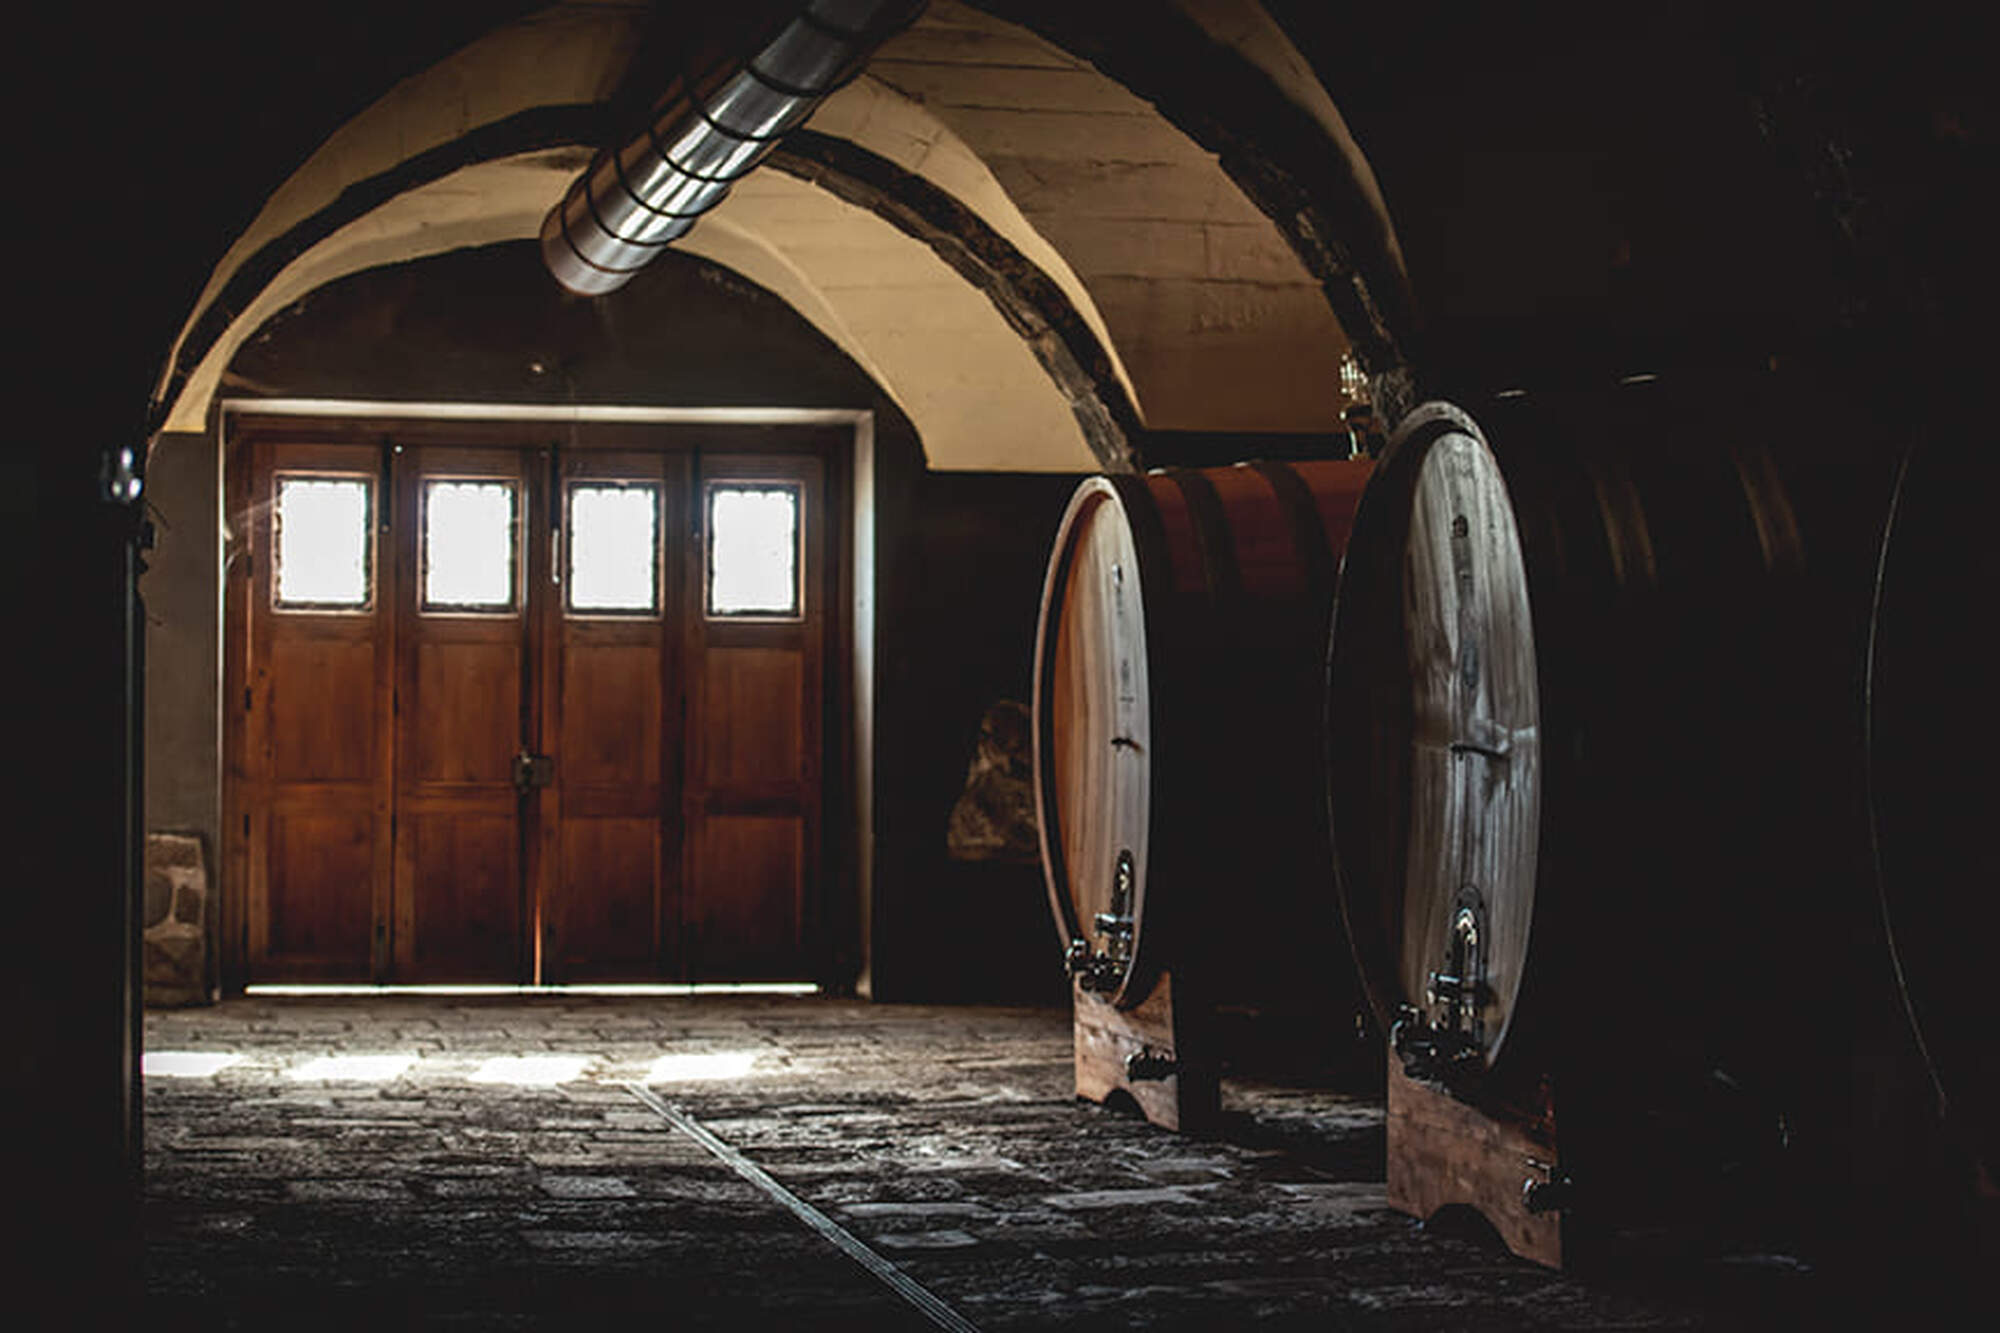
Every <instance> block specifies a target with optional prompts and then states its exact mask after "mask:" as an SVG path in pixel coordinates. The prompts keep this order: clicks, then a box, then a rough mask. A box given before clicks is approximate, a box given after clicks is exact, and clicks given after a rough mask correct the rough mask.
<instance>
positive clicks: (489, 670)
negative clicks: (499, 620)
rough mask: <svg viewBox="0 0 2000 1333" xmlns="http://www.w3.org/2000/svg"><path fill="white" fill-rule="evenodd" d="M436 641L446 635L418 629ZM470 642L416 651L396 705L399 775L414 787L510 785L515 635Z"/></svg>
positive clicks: (517, 659) (516, 715) (515, 714)
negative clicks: (406, 737) (405, 735)
mask: <svg viewBox="0 0 2000 1333" xmlns="http://www.w3.org/2000/svg"><path fill="white" fill-rule="evenodd" d="M419 632H420V633H424V634H426V635H427V636H428V635H440V637H441V634H442V633H448V632H449V631H443V632H440V631H437V630H431V629H429V628H428V627H426V629H425V630H423V631H419ZM481 638H482V639H483V640H484V641H481V639H474V640H473V641H471V642H453V641H451V640H449V639H445V640H444V641H442V642H440V641H438V640H437V639H435V638H433V639H430V640H429V641H426V642H419V643H418V644H417V645H416V659H417V660H416V670H415V672H414V673H413V675H414V679H413V680H412V682H411V688H410V689H408V690H407V691H406V693H405V695H404V697H403V698H402V699H401V700H400V708H401V711H402V717H403V725H404V728H405V730H406V732H409V733H413V734H411V736H410V753H409V759H408V764H407V767H406V768H405V770H404V771H405V775H406V776H407V777H409V778H412V779H415V780H416V781H418V782H420V783H433V782H441V783H485V784H498V783H511V782H512V781H513V763H514V756H515V754H516V753H517V752H518V751H519V749H520V744H521V742H520V713H521V644H520V637H519V630H518V629H517V628H515V627H513V626H508V627H507V632H503V633H501V634H492V635H486V636H481Z"/></svg>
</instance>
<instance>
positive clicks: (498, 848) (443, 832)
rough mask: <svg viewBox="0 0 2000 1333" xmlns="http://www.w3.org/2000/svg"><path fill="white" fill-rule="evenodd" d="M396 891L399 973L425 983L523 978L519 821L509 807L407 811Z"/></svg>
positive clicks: (400, 835)
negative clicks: (402, 908) (404, 912)
mask: <svg viewBox="0 0 2000 1333" xmlns="http://www.w3.org/2000/svg"><path fill="white" fill-rule="evenodd" d="M398 841H399V843H400V844H401V846H402V851H403V855H402V857H401V864H399V865H398V866H397V877H398V881H399V882H398V884H397V896H398V898H399V899H400V900H402V901H404V902H406V903H407V904H408V920H407V923H406V924H404V927H403V929H402V931H401V932H400V934H401V936H402V938H401V940H400V941H399V943H400V945H401V946H402V947H401V948H400V949H399V952H400V953H401V954H402V955H403V957H402V958H400V959H399V960H398V961H399V969H398V970H399V971H402V972H404V973H405V974H406V975H409V976H412V977H420V978H422V979H424V980H426V981H518V980H520V979H521V948H522V940H521V860H520V826H519V823H518V821H517V820H516V819H515V817H514V815H513V814H512V812H504V813H494V812H492V811H491V810H490V809H471V810H467V809H452V808H450V807H449V806H446V807H444V808H441V809H434V810H432V811H430V812H426V813H420V814H409V815H405V816H403V817H402V818H401V820H400V827H399V829H398Z"/></svg>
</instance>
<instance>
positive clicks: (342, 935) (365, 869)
mask: <svg viewBox="0 0 2000 1333" xmlns="http://www.w3.org/2000/svg"><path fill="white" fill-rule="evenodd" d="M236 457H237V459H238V462H239V464H240V463H241V462H243V461H245V460H246V459H247V461H248V464H249V468H248V472H249V475H248V478H247V482H246V484H245V486H244V488H243V489H242V490H241V491H240V492H238V494H239V495H240V497H241V499H240V503H241V504H243V506H244V510H245V512H243V513H242V514H241V515H240V517H239V518H238V520H237V522H238V524H239V526H238V531H239V532H240V533H241V534H242V536H243V538H244V542H245V547H246V555H247V557H248V559H247V573H248V574H249V576H250V577H249V578H248V579H247V580H244V581H243V582H240V583H235V584H233V585H232V592H233V596H234V598H235V599H236V601H237V606H238V609H237V610H236V611H235V612H234V613H233V615H232V620H231V623H232V626H234V627H237V628H238V629H239V630H240V632H242V633H243V634H244V637H245V640H246V641H245V642H244V643H243V645H242V649H241V651H242V654H243V656H242V658H241V659H240V661H241V664H242V665H241V668H240V669H241V671H242V672H243V674H242V676H241V677H239V678H240V679H241V680H243V682H244V686H245V688H244V690H243V698H242V711H241V712H240V713H238V712H236V711H235V710H234V709H232V710H231V716H232V717H233V718H234V719H235V720H236V723H237V725H236V726H235V727H234V728H232V730H233V731H234V744H233V745H232V747H231V748H232V754H233V761H232V763H233V777H234V778H235V784H234V790H235V805H236V809H237V811H238V812H240V815H241V819H242V829H243V833H244V835H245V843H244V845H243V857H244V860H243V864H244V866H245V869H246V871H247V874H246V890H247V891H246V894H245V899H244V907H245V909H246V910H245V916H244V925H245V927H246V930H245V936H246V939H247V944H248V948H247V951H246V952H247V956H246V957H245V959H244V963H245V965H246V967H247V968H248V970H249V973H250V975H251V977H252V979H254V980H259V981H266V980H269V981H285V980H337V981H366V980H368V979H369V978H370V977H371V976H372V975H373V974H374V969H375V965H376V962H377V959H376V955H375V947H374V941H375V922H376V920H377V917H378V913H379V912H380V911H381V910H382V909H383V907H384V905H385V904H386V902H387V894H388V883H389V871H390V858H389V836H388V834H389V818H388V816H389V808H390V797H389V787H390V772H389V763H388V755H389V746H388V740H387V713H388V708H389V699H390V690H391V688H392V685H393V681H392V677H391V674H390V667H391V663H392V660H393V647H392V645H393V625H392V622H391V619H390V616H389V615H388V614H387V612H386V610H385V607H386V602H385V597H386V592H385V589H386V588H387V587H388V586H389V585H390V583H391V582H392V579H391V578H390V577H389V576H388V574H387V572H386V571H385V570H384V569H383V558H382V553H383V550H384V547H385V544H384V543H383V542H382V541H381V540H380V533H379V522H378V519H379V509H380V506H381V504H382V499H383V497H382V494H381V473H380V466H379V464H380V454H379V451H378V450H377V449H376V448H375V447H372V446H355V445H351V444H340V443H330V442H321V441H304V442H300V443H294V444H287V445H282V446H281V445H278V444H276V443H272V442H265V443H251V444H247V445H245V446H242V448H241V449H240V450H239V451H238V453H237V455H236ZM301 478H302V479H304V480H306V481H308V482H313V481H321V480H330V481H335V482H337V483H340V484H343V485H347V486H354V487H358V488H360V489H361V491H362V492H363V493H364V494H365V495H366V497H367V504H366V510H367V512H366V513H365V514H363V515H358V516H357V517H359V518H360V519H361V520H362V521H363V522H364V523H365V525H366V526H365V529H364V530H359V540H360V542H361V545H362V548H363V550H364V551H365V556H364V561H365V568H366V570H367V577H366V579H365V581H364V600H363V601H362V602H360V603H359V604H354V605H347V606H335V605H325V604H312V605H305V604H290V603H287V604H283V605H281V604H280V599H279V598H278V596H277V595H276V592H275V589H276V587H277V585H278V583H279V575H280V571H279V569H278V565H277V561H276V557H275V554H274V552H275V547H276V543H277V538H278V528H279V525H280V523H281V521H282V516H283V513H284V507H283V505H282V503H281V501H280V495H281V490H282V487H283V486H284V485H285V484H287V483H288V482H289V481H291V480H293V479H301ZM350 549H351V548H350ZM232 702H234V700H232Z"/></svg>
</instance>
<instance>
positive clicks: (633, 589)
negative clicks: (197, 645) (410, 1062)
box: [230, 423, 830, 983]
mask: <svg viewBox="0 0 2000 1333" xmlns="http://www.w3.org/2000/svg"><path fill="white" fill-rule="evenodd" d="M603 434H608V432H600V435H603ZM317 435H318V437H317V438H316V437H315V432H314V431H312V430H311V429H309V428H302V427H301V426H300V425H299V424H298V423H283V424H282V425H276V424H274V425H272V426H271V427H269V428H268V429H266V430H264V431H262V432H259V431H257V430H256V429H255V428H254V426H253V427H251V428H249V429H241V437H240V439H239V441H238V442H237V444H236V447H234V448H233V449H232V459H233V460H234V463H233V473H234V475H233V476H232V486H233V489H234V495H233V499H234V500H235V501H236V504H237V513H238V515H239V520H238V525H237V528H236V534H235V535H236V537H237V539H238V541H239V543H240V544H241V548H242V549H240V550H239V551H238V552H236V553H235V554H233V555H232V561H231V568H232V573H236V574H237V577H236V578H235V579H233V580H232V583H231V598H230V603H231V606H230V626H231V633H232V635H233V636H238V638H237V641H236V642H235V643H234V644H233V645H232V647H234V648H235V649H236V650H237V651H235V652H233V653H232V655H231V656H232V665H233V668H234V670H233V672H232V675H233V677H234V678H235V680H234V681H233V682H232V683H237V682H240V686H241V692H240V697H239V698H236V699H235V700H233V702H234V704H235V705H236V707H235V708H234V709H233V710H232V712H233V717H234V722H235V725H234V727H233V728H232V732H233V735H232V737H231V742H232V743H231V746H230V748H231V753H232V759H233V763H232V777H233V778H234V782H233V791H234V800H233V805H234V807H235V811H234V813H235V814H236V816H237V818H236V821H235V829H240V830H241V832H240V837H241V839H242V844H241V847H240V848H239V852H240V859H239V866H240V868H241V870H242V872H243V873H242V877H241V879H240V880H239V882H240V883H241V884H242V885H243V894H242V900H241V911H240V925H241V927H242V937H241V939H240V942H239V948H240V952H241V958H242V965H243V974H244V977H245V979H246V980H247V981H253V982H254V981H277V980H362V981H368V980H373V981H392V980H393V981H399V982H481V981H483V982H492V981H500V982H527V983H553V982H562V981H583V980H598V981H608V980H758V979H764V980H775V979H783V980H799V979H811V977H812V973H813V970H814V966H815V956H816V955H815V949H814V940H813V938H812V934H813V929H814V923H815V921H816V919H817V917H818V912H817V910H816V908H817V899H816V893H817V889H818V880H819V873H818V871H819V865H818V862H819V843H820V837H821V827H820V826H821V804H822V782H821V777H822V771H823V764H822V754H823V750H824V748H825V737H824V736H823V734H822V733H823V730H824V727H823V713H824V709H823V697H824V683H823V681H824V674H825V660H826V656H827V654H826V645H827V637H828V626H829V615H828V600H829V599H828V597H827V589H828V587H829V584H830V580H829V577H828V563H829V562H828V554H829V546H830V543H829V540H828V533H827V524H826V514H827V511H828V505H827V504H826V497H825V489H826V486H825V475H824V474H825V458H824V451H823V446H824V443H825V442H824V440H823V438H822V440H821V442H820V443H821V448H820V449H814V448H811V447H804V448H800V447H794V448H789V449H769V448H766V449H762V450H759V449H754V448H746V447H742V446H744V445H749V444H758V443H763V444H767V445H768V444H770V443H771V441H768V440H763V441H760V440H757V439H754V438H753V439H752V440H748V441H744V440H740V439H738V440H732V438H731V437H730V436H728V435H720V436H717V435H710V436H707V437H700V438H699V439H698V441H697V442H690V441H688V440H687V439H686V438H684V437H682V438H678V439H676V438H671V437H670V438H669V439H668V440H667V441H665V442H664V443H662V442H658V441H655V442H653V443H652V445H651V447H648V440H647V438H646V433H645V432H632V433H630V434H629V435H627V436H612V437H611V438H609V439H599V440H598V441H597V442H596V445H595V447H582V446H580V445H578V444H577V443H576V442H575V441H568V442H565V443H564V444H556V443H553V442H551V441H549V440H548V439H547V438H546V436H544V437H543V438H542V439H541V440H539V441H537V440H533V439H525V440H507V439H504V438H502V439H497V440H496V439H493V438H491V437H490V434H489V436H488V437H487V438H481V437H478V436H473V435H472V434H471V432H470V431H463V430H462V431H460V432H458V433H456V434H454V433H452V432H449V431H444V432H440V431H438V430H436V429H431V430H427V431H423V432H418V431H416V430H406V431H394V430H391V431H384V432H381V433H379V434H376V435H374V436H373V437H372V438H362V439H357V438H355V437H354V433H353V432H351V431H350V432H348V433H346V434H344V435H343V434H340V433H337V432H335V431H332V430H325V431H321V432H318V433H317ZM468 437H469V438H468ZM807 443H808V444H810V443H811V442H810V441H808V442H807ZM239 568H240V573H239V572H238V570H239ZM235 829H232V832H234V831H235Z"/></svg>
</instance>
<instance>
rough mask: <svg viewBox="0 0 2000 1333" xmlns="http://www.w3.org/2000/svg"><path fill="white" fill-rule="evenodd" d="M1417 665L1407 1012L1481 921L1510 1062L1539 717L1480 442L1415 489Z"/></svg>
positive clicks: (1433, 468)
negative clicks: (1463, 916)
mask: <svg viewBox="0 0 2000 1333" xmlns="http://www.w3.org/2000/svg"><path fill="white" fill-rule="evenodd" d="M1404 588H1405V589H1406V592H1405V599H1406V600H1405V606H1404V633H1405V636H1406V642H1407V646H1408V653H1409V659H1408V660H1409V671H1410V686H1411V691H1412V709H1411V713H1412V717H1411V729H1412V734H1411V737H1410V749H1411V754H1410V794H1409V799H1410V814H1409V818H1410V824H1409V830H1410V831H1409V866H1408V878H1407V880H1406V881H1405V886H1404V902H1403V923H1402V925H1403V929H1402V962H1401V978H1402V985H1403V997H1402V998H1403V1000H1404V1001H1405V1002H1407V1003H1411V1004H1420V1003H1422V1002H1423V999H1424V995H1425V991H1426V988H1427V979H1428V978H1429V977H1430V976H1431V975H1432V974H1433V973H1436V972H1438V971H1440V970H1448V969H1449V959H1450V956H1451V951H1452V935H1453V922H1454V918H1455V917H1456V916H1457V915H1458V913H1459V912H1460V910H1461V908H1462V906H1463V905H1466V904H1468V903H1470V904H1473V905H1474V907H1475V914H1476V915H1477V917H1478V918H1479V926H1478V929H1479V930H1480V932H1481V935H1482V939H1481V941H1480V945H1479V951H1480V955H1481V957H1480V961H1481V964H1482V967H1483V971H1484V983H1485V986H1486V989H1487V991H1488V993H1489V1003H1487V1004H1485V1005H1483V1006H1481V1010H1480V1026H1481V1031H1482V1040H1483V1043H1484V1046H1485V1049H1486V1052H1487V1055H1488V1057H1489V1059H1490V1058H1493V1057H1495V1056H1497V1054H1498V1051H1499V1048H1500V1045H1501V1042H1502V1040H1503V1038H1504V1035H1505V1032H1506V1026H1507V1024H1508V1022H1509V1020H1511V1018H1512V1017H1513V1011H1514V998H1515V996H1516V994H1517V993H1518V991H1519V989H1520V985H1521V979H1522V964H1523V962H1524V960H1525V957H1526V954H1527V951H1528V941H1529V936H1530V934H1531V932H1532V928H1533V924H1534V911H1535V857H1536V840H1537V838H1538V837H1539V835H1540V831H1541V830H1540V789H1539V779H1540V768H1541V762H1540V760H1541V756H1540V730H1539V721H1540V705H1539V702H1538V699H1537V690H1538V688H1539V686H1538V682H1537V680H1536V674H1535V643H1534V629H1533V625H1532V623H1531V620H1530V615H1529V608H1528V584H1527V576H1526V572H1525V570H1524V569H1523V567H1522V562H1521V545H1520V537H1519V535H1518V534H1517V532H1516V531H1515V527H1514V513H1513V508H1512V506H1511V504H1510V503H1509V500H1508V496H1507V488H1506V485H1505V483H1504V482H1503V481H1502V480H1501V478H1500V472H1499V469H1498V467H1497V466H1496V465H1495V463H1494V461H1493V456H1492V454H1491V453H1489V452H1488V451H1487V448H1486V445H1485V443H1484V442H1483V441H1481V440H1479V439H1477V438H1475V437H1474V436H1472V435H1471V434H1467V433H1463V432H1457V431H1454V432H1452V433H1449V434H1445V435H1443V436H1441V437H1440V438H1438V439H1437V440H1436V441H1434V442H1433V443H1432V444H1431V446H1430V450H1429V452H1428V454H1427V455H1426V457H1425V458H1424V460H1423V462H1422V464H1421V468H1420V471H1419V473H1418V476H1417V483H1416V490H1415V494H1414V496H1413V500H1412V505H1411V513H1410V527H1409V537H1408V541H1407V545H1406V547H1405V577H1404Z"/></svg>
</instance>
